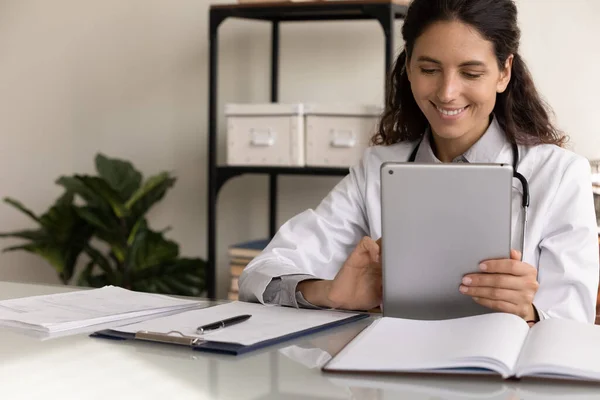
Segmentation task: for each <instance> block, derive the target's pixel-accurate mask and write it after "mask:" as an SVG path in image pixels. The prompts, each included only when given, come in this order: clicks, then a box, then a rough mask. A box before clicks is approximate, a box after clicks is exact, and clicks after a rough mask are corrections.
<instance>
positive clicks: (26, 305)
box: [0, 286, 203, 338]
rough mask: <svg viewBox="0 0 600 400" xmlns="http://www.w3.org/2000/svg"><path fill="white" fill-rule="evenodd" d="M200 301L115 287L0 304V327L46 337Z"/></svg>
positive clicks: (133, 319)
mask: <svg viewBox="0 0 600 400" xmlns="http://www.w3.org/2000/svg"><path fill="white" fill-rule="evenodd" d="M202 304H203V303H202V302H199V301H191V300H183V299H176V298H173V297H169V296H164V295H158V294H151V293H140V292H134V291H130V290H127V289H123V288H120V287H116V286H105V287H103V288H100V289H92V290H81V291H76V292H69V293H60V294H51V295H45V296H33V297H25V298H20V299H11V300H5V301H0V326H2V327H7V328H12V329H16V330H18V331H21V332H23V333H29V334H33V335H34V336H40V337H42V338H47V337H51V336H64V335H65V334H70V333H80V332H82V331H85V328H92V329H94V328H97V327H98V326H102V327H105V326H119V325H123V324H127V323H132V322H137V321H141V320H145V319H148V318H154V317H157V316H162V315H168V314H172V313H175V312H181V311H184V310H189V309H193V308H198V307H200V306H201V305H202Z"/></svg>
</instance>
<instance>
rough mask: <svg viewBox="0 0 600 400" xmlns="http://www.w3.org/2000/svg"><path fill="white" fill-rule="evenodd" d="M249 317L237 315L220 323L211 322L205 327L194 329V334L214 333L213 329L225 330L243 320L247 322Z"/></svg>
mask: <svg viewBox="0 0 600 400" xmlns="http://www.w3.org/2000/svg"><path fill="white" fill-rule="evenodd" d="M250 317H251V315H248V314H244V315H238V316H236V317H231V318H227V319H224V320H222V321H217V322H213V323H210V324H207V325H202V326H199V327H198V328H196V332H197V333H204V332H206V331H214V330H215V329H221V328H227V327H228V326H231V325H235V324H239V323H240V322H244V321H245V320H247V319H248V318H250Z"/></svg>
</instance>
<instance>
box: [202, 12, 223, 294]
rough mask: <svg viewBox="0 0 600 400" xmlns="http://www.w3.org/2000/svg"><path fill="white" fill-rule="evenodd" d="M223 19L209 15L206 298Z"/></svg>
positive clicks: (212, 290) (213, 236)
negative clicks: (219, 37)
mask: <svg viewBox="0 0 600 400" xmlns="http://www.w3.org/2000/svg"><path fill="white" fill-rule="evenodd" d="M225 18H226V17H224V16H223V15H221V13H219V12H218V11H217V10H210V13H209V20H210V21H209V34H208V37H209V65H208V157H207V158H208V199H207V200H208V205H207V209H208V213H207V221H206V223H207V225H208V234H207V246H208V249H207V253H208V257H207V260H206V261H207V262H206V271H205V277H206V278H205V279H206V281H205V283H206V291H207V294H206V295H207V297H208V298H210V299H214V298H216V286H217V274H216V270H217V193H218V190H219V186H220V185H219V184H218V176H217V104H218V103H217V80H218V76H217V71H218V58H219V51H218V48H219V43H218V34H217V33H218V30H219V26H220V25H221V23H222V22H223V21H224V20H225Z"/></svg>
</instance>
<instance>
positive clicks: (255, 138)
mask: <svg viewBox="0 0 600 400" xmlns="http://www.w3.org/2000/svg"><path fill="white" fill-rule="evenodd" d="M250 137H251V139H250V144H251V145H252V146H256V147H271V146H273V145H274V144H275V132H273V131H272V130H271V128H267V129H254V128H252V129H250Z"/></svg>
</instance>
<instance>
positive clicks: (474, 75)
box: [463, 72, 483, 79]
mask: <svg viewBox="0 0 600 400" xmlns="http://www.w3.org/2000/svg"><path fill="white" fill-rule="evenodd" d="M463 75H464V76H465V77H467V78H469V79H477V78H481V77H482V76H483V74H471V73H469V72H463Z"/></svg>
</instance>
